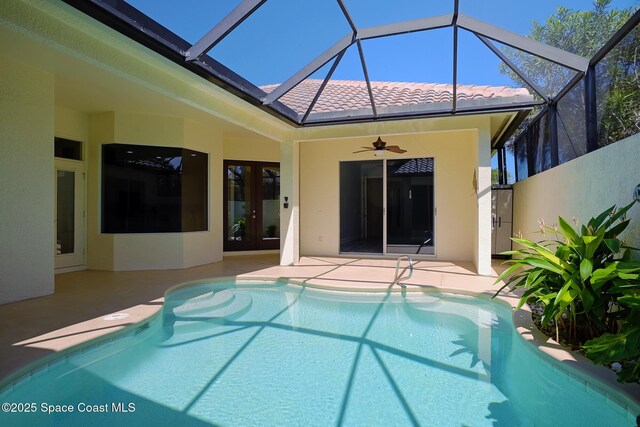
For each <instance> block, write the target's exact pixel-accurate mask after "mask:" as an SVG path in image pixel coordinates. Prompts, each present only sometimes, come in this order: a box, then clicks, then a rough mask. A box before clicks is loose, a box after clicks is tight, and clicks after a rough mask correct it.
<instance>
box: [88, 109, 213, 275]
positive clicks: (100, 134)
mask: <svg viewBox="0 0 640 427" xmlns="http://www.w3.org/2000/svg"><path fill="white" fill-rule="evenodd" d="M114 142H115V143H121V144H136V145H157V146H168V147H185V148H188V149H192V150H196V151H202V152H205V153H207V154H208V155H209V229H208V231H199V232H189V233H144V234H135V233H134V234H102V233H101V232H100V224H101V220H100V215H101V212H100V195H101V188H100V182H101V175H100V170H101V155H100V153H101V145H102V144H108V143H114ZM89 146H90V149H89V152H90V156H89V168H88V169H89V176H88V184H89V185H88V187H89V190H88V193H89V194H88V199H89V200H88V214H89V219H90V220H89V226H88V233H89V237H88V242H89V245H88V246H89V247H88V255H89V257H88V260H89V261H88V264H89V268H92V269H103V270H115V271H121V270H148V269H175V268H188V267H193V266H195V265H202V264H207V263H211V262H216V261H220V260H222V238H221V235H222V228H221V227H222V210H221V209H220V208H219V206H220V205H219V202H218V201H219V200H222V136H221V133H220V131H218V130H217V129H216V128H215V126H212V125H207V124H205V123H201V122H197V121H193V120H188V119H181V118H174V117H160V116H151V115H143V114H133V113H124V112H115V113H114V112H112V113H101V114H96V115H92V117H91V125H90V138H89Z"/></svg>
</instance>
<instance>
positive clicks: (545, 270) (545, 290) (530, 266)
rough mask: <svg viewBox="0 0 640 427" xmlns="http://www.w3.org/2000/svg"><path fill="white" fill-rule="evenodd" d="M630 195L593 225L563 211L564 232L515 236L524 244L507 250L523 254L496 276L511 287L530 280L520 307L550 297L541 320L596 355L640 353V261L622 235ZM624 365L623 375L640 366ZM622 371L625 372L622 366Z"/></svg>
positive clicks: (598, 359) (603, 358)
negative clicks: (537, 238) (575, 223)
mask: <svg viewBox="0 0 640 427" xmlns="http://www.w3.org/2000/svg"><path fill="white" fill-rule="evenodd" d="M633 204H634V203H631V204H629V205H627V206H625V207H623V208H622V209H620V210H616V207H615V206H612V207H611V208H609V209H607V210H605V211H604V212H602V213H601V214H600V215H598V216H597V217H596V218H591V220H589V222H588V223H587V225H582V226H581V227H580V228H579V230H576V229H574V228H573V227H572V226H571V225H570V224H569V223H568V222H567V221H566V220H564V219H563V218H558V227H557V229H555V228H554V229H551V228H549V227H544V229H545V230H552V231H554V232H555V233H556V236H557V237H560V238H561V239H562V240H558V239H556V240H551V241H543V242H540V243H535V242H533V241H531V240H527V239H522V238H513V239H512V240H513V241H514V242H516V243H517V244H519V245H521V246H522V247H523V249H521V250H514V251H509V252H505V253H504V254H508V255H514V256H515V257H516V258H513V259H510V260H508V261H506V263H509V264H511V266H510V267H509V268H508V269H507V270H505V271H504V273H502V274H501V275H500V277H498V279H497V280H496V283H497V282H499V281H501V280H504V281H505V284H504V286H502V287H501V288H500V290H499V291H498V292H496V295H497V294H498V293H499V292H500V291H502V290H503V289H504V288H505V287H507V286H511V287H512V288H524V289H525V291H524V293H523V294H522V297H521V298H520V301H519V304H518V308H520V307H522V305H524V303H525V302H527V301H528V300H529V299H533V300H534V301H535V302H539V303H541V304H542V305H543V307H544V311H543V312H542V317H541V324H542V326H543V327H545V326H549V325H553V326H555V328H556V335H557V337H556V339H558V338H559V337H562V339H564V340H565V341H566V342H567V343H568V344H570V345H573V346H581V345H583V344H585V342H587V341H588V343H587V344H586V345H585V348H586V349H587V356H588V357H590V358H591V359H592V360H594V361H595V362H597V363H607V362H608V361H610V360H615V359H618V360H620V359H621V358H629V357H634V355H636V356H637V355H639V354H640V326H638V325H640V322H639V320H640V261H631V259H630V255H631V252H630V251H631V250H632V249H634V248H631V247H628V246H626V245H625V244H624V243H623V242H622V241H621V240H620V239H619V238H618V236H619V235H620V233H622V232H623V231H624V230H625V229H626V228H627V226H628V225H629V221H630V220H628V219H626V218H625V216H626V213H627V211H628V210H629V209H630V208H631V207H632V206H633ZM639 370H640V369H639V368H638V365H637V364H636V365H635V368H631V369H625V370H623V371H624V374H623V375H622V376H623V377H624V378H627V377H629V378H632V377H633V373H634V372H635V376H636V378H637V375H638V373H639ZM621 374H622V372H621Z"/></svg>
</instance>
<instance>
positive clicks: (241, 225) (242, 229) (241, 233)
mask: <svg viewBox="0 0 640 427" xmlns="http://www.w3.org/2000/svg"><path fill="white" fill-rule="evenodd" d="M246 230H247V217H246V216H245V215H243V216H241V217H240V218H238V219H237V220H236V222H235V223H234V224H233V226H232V227H231V233H233V237H235V238H236V240H242V239H244V237H245V234H246Z"/></svg>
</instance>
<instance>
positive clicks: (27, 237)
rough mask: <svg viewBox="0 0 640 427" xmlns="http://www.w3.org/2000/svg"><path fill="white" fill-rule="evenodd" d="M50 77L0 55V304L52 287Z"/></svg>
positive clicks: (39, 293)
mask: <svg viewBox="0 0 640 427" xmlns="http://www.w3.org/2000/svg"><path fill="white" fill-rule="evenodd" d="M53 100H54V84H53V76H51V75H50V74H48V73H45V72H42V71H41V70H37V69H35V68H31V67H29V66H27V65H24V64H21V63H18V62H15V61H12V60H10V59H7V58H5V57H2V56H0V117H2V125H0V151H1V152H2V155H1V156H0V218H1V219H2V221H0V304H2V303H7V302H11V301H18V300H22V299H27V298H33V297H37V296H42V295H48V294H51V293H53V289H54V273H53V271H54V266H53V264H54V237H53V236H54V226H53V217H54V215H53V214H54V212H53V206H54V198H53V193H54V167H53V136H54V101H53Z"/></svg>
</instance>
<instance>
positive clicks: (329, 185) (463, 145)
mask: <svg viewBox="0 0 640 427" xmlns="http://www.w3.org/2000/svg"><path fill="white" fill-rule="evenodd" d="M384 139H385V140H386V141H387V143H388V144H390V145H394V144H397V145H400V146H401V147H402V148H404V149H406V150H407V153H406V154H403V155H396V154H388V155H387V157H388V158H390V159H401V158H411V157H434V158H435V170H436V172H435V181H436V189H435V197H436V208H437V215H436V238H435V240H436V257H437V258H438V259H443V260H452V261H456V260H460V261H472V260H473V259H474V252H475V247H474V237H473V235H474V233H476V230H477V224H478V219H477V199H476V194H475V192H474V191H473V188H472V181H473V172H474V170H475V169H476V167H477V159H478V154H477V153H478V142H477V141H478V133H477V130H458V131H442V132H429V133H419V134H412V135H390V136H384ZM371 141H372V138H371V137H359V138H349V139H331V140H319V141H306V142H305V141H302V142H300V255H325V256H326V255H337V254H338V253H339V251H340V195H339V189H340V173H339V162H340V161H350V160H372V159H374V156H373V155H372V154H371V153H370V152H367V153H359V154H353V151H356V150H358V149H359V147H361V146H368V145H370V144H371Z"/></svg>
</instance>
